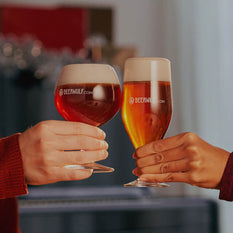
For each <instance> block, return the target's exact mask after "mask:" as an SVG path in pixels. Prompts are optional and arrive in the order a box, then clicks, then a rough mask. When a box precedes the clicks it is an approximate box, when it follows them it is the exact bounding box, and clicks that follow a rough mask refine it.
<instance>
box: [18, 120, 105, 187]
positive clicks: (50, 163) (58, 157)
mask: <svg viewBox="0 0 233 233" xmlns="http://www.w3.org/2000/svg"><path fill="white" fill-rule="evenodd" d="M104 138H105V133H104V132H103V131H102V130H101V129H99V128H98V127H94V126H90V125H87V124H84V123H78V122H68V121H52V120H51V121H43V122H40V123H38V124H37V125H35V126H34V127H32V128H30V129H28V130H26V131H25V132H24V133H22V134H21V135H20V137H19V146H20V151H21V155H22V160H23V167H24V174H25V180H26V183H27V184H32V185H41V184H48V183H55V182H58V181H68V180H82V179H86V178H88V177H90V176H91V174H92V170H91V169H83V170H81V169H80V170H79V169H68V168H65V167H64V165H68V164H85V163H90V162H94V161H98V160H102V159H105V158H107V156H108V153H107V151H106V150H107V148H108V144H107V143H106V142H105V141H104ZM77 150H78V151H77ZM80 150H85V151H80Z"/></svg>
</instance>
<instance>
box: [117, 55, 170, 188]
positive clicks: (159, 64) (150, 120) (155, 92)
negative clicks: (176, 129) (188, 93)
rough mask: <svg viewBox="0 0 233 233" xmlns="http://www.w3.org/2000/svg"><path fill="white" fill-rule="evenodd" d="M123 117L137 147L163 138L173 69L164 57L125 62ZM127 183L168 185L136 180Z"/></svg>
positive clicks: (168, 110) (129, 184) (168, 115)
mask: <svg viewBox="0 0 233 233" xmlns="http://www.w3.org/2000/svg"><path fill="white" fill-rule="evenodd" d="M121 114H122V119H123V122H124V126H125V128H126V131H127V133H128V135H129V137H130V139H131V141H132V143H133V145H134V147H135V148H138V147H140V146H142V145H144V144H147V143H149V142H152V141H154V140H158V139H162V138H163V136H164V134H165V133H166V131H167V128H168V126H169V123H170V120H171V115H172V95H171V68H170V61H169V60H167V59H165V58H153V57H152V58H150V57H145V58H140V57H138V58H129V59H127V61H126V63H125V69H124V84H123V103H122V112H121ZM124 186H133V187H145V186H149V187H165V186H168V185H167V184H165V183H151V182H145V181H140V179H137V180H135V181H132V182H130V183H128V184H125V185H124Z"/></svg>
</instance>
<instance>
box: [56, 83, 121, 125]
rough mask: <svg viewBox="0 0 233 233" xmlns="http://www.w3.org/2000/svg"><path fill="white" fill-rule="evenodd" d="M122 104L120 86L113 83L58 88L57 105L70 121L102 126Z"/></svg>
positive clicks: (68, 85)
mask: <svg viewBox="0 0 233 233" xmlns="http://www.w3.org/2000/svg"><path fill="white" fill-rule="evenodd" d="M120 104H121V90H120V85H117V84H111V83H83V84H75V83H74V84H66V85H60V86H57V87H56V90H55V105H56V107H57V110H58V111H59V113H60V114H61V115H62V116H63V117H64V118H65V119H66V120H68V121H77V122H83V123H87V124H90V125H94V126H100V125H102V124H104V123H106V122H107V121H109V120H110V119H111V118H112V117H113V116H114V115H115V114H116V112H117V111H118V110H119V108H120Z"/></svg>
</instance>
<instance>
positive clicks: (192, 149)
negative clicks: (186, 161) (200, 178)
mask: <svg viewBox="0 0 233 233" xmlns="http://www.w3.org/2000/svg"><path fill="white" fill-rule="evenodd" d="M185 151H186V154H187V155H188V156H189V158H190V159H191V160H199V159H200V156H199V148H198V146H197V145H188V146H186V147H185Z"/></svg>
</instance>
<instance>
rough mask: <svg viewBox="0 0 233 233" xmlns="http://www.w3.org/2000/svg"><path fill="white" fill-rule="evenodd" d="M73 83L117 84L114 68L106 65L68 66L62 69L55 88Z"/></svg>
mask: <svg viewBox="0 0 233 233" xmlns="http://www.w3.org/2000/svg"><path fill="white" fill-rule="evenodd" d="M75 83H77V84H78V83H112V84H119V79H118V76H117V74H116V72H115V70H114V68H113V67H112V66H110V65H107V64H91V63H90V64H70V65H66V66H64V67H63V68H62V70H61V73H60V75H59V77H58V80H57V84H56V85H57V86H59V85H64V84H75Z"/></svg>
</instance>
